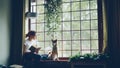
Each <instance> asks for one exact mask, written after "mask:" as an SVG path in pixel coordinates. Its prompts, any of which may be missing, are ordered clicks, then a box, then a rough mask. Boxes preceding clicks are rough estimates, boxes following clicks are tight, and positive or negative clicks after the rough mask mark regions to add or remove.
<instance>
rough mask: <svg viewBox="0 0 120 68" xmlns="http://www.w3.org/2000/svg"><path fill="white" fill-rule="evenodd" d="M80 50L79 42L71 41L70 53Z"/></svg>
mask: <svg viewBox="0 0 120 68" xmlns="http://www.w3.org/2000/svg"><path fill="white" fill-rule="evenodd" d="M76 50H77V51H79V50H80V41H72V51H76Z"/></svg>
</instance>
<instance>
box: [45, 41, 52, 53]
mask: <svg viewBox="0 0 120 68" xmlns="http://www.w3.org/2000/svg"><path fill="white" fill-rule="evenodd" d="M50 51H52V43H51V41H47V42H45V54H48V53H49V52H50Z"/></svg>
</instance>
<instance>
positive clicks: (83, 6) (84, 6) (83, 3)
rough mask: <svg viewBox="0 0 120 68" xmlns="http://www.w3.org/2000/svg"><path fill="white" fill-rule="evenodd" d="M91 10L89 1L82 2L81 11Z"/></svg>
mask: <svg viewBox="0 0 120 68" xmlns="http://www.w3.org/2000/svg"><path fill="white" fill-rule="evenodd" d="M88 9H89V1H83V2H81V10H88Z"/></svg>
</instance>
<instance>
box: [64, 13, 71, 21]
mask: <svg viewBox="0 0 120 68" xmlns="http://www.w3.org/2000/svg"><path fill="white" fill-rule="evenodd" d="M69 20H70V13H63V21H69Z"/></svg>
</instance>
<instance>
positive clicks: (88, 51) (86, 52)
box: [82, 50, 90, 55]
mask: <svg viewBox="0 0 120 68" xmlns="http://www.w3.org/2000/svg"><path fill="white" fill-rule="evenodd" d="M88 53H90V50H87V51H82V55H84V54H88Z"/></svg>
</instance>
